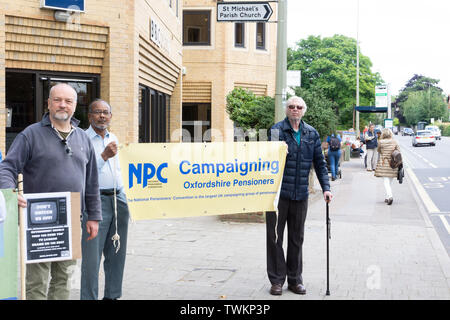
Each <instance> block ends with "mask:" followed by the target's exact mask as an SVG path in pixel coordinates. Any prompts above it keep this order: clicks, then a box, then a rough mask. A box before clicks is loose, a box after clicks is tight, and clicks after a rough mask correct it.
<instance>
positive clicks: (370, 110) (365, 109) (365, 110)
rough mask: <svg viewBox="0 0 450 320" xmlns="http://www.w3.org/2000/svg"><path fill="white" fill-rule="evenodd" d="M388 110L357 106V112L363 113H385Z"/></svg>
mask: <svg viewBox="0 0 450 320" xmlns="http://www.w3.org/2000/svg"><path fill="white" fill-rule="evenodd" d="M387 109H388V108H380V107H378V108H377V107H375V106H356V107H355V110H356V111H359V112H362V113H384V112H387Z"/></svg>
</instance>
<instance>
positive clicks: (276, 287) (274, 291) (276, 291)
mask: <svg viewBox="0 0 450 320" xmlns="http://www.w3.org/2000/svg"><path fill="white" fill-rule="evenodd" d="M282 293H283V285H282V284H273V285H272V287H271V288H270V294H271V295H274V296H281V294H282Z"/></svg>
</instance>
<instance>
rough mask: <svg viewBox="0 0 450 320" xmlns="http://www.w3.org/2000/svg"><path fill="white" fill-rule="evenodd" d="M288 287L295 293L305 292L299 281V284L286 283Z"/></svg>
mask: <svg viewBox="0 0 450 320" xmlns="http://www.w3.org/2000/svg"><path fill="white" fill-rule="evenodd" d="M288 289H289V290H291V291H292V292H293V293H296V294H306V288H305V286H304V285H302V284H301V283H299V284H290V285H288Z"/></svg>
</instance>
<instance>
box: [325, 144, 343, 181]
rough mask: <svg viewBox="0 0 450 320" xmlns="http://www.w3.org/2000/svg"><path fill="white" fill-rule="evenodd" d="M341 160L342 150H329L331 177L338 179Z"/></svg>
mask: <svg viewBox="0 0 450 320" xmlns="http://www.w3.org/2000/svg"><path fill="white" fill-rule="evenodd" d="M340 158H341V150H337V151H331V150H328V159H329V160H330V169H331V176H332V177H333V178H336V175H337V173H338V171H339V159H340Z"/></svg>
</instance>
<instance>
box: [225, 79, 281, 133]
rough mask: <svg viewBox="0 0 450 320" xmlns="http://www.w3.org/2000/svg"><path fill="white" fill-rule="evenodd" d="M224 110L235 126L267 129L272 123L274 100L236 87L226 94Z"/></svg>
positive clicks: (247, 128) (246, 128) (245, 128)
mask: <svg viewBox="0 0 450 320" xmlns="http://www.w3.org/2000/svg"><path fill="white" fill-rule="evenodd" d="M226 110H227V113H228V114H229V116H230V119H231V120H232V121H234V123H235V125H236V126H237V127H240V128H242V129H244V130H249V129H255V130H257V131H259V130H260V129H269V128H270V127H271V126H272V125H273V123H274V117H275V100H274V99H273V98H271V97H266V96H256V95H255V94H254V93H253V92H252V91H250V90H246V89H243V88H239V87H238V88H235V89H233V90H232V91H231V92H230V93H229V94H228V95H227V107H226Z"/></svg>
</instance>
